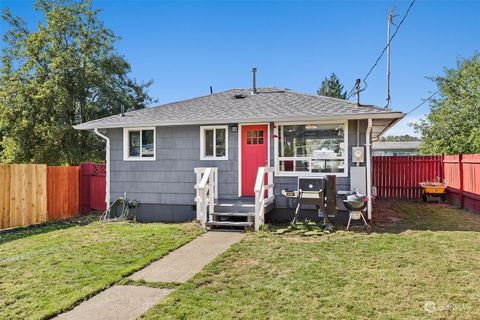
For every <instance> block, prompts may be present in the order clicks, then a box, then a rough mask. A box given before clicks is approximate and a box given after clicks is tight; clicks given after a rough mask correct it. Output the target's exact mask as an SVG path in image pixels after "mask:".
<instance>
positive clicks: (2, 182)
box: [0, 164, 10, 230]
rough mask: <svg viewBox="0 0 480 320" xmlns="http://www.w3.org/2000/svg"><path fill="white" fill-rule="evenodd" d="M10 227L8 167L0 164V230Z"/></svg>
mask: <svg viewBox="0 0 480 320" xmlns="http://www.w3.org/2000/svg"><path fill="white" fill-rule="evenodd" d="M9 227H10V166H9V165H6V164H0V230H1V229H5V228H9Z"/></svg>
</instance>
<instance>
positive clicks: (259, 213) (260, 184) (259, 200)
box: [254, 167, 275, 231]
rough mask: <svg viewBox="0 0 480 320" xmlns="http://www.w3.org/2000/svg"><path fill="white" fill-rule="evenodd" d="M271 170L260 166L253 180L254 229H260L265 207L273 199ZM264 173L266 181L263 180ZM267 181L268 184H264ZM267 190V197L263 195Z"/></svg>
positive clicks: (263, 220)
mask: <svg viewBox="0 0 480 320" xmlns="http://www.w3.org/2000/svg"><path fill="white" fill-rule="evenodd" d="M273 172H274V168H272V167H260V168H258V172H257V179H256V180H255V189H254V190H255V231H258V230H260V227H261V226H262V225H263V224H264V222H265V207H266V206H267V205H269V204H270V203H272V202H273V201H274V200H275V196H274V195H273V186H274V184H273ZM265 175H266V176H267V181H265ZM265 183H268V184H265ZM265 192H267V197H265Z"/></svg>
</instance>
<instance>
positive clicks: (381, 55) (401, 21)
mask: <svg viewBox="0 0 480 320" xmlns="http://www.w3.org/2000/svg"><path fill="white" fill-rule="evenodd" d="M415 1H416V0H413V1H412V2H411V3H410V5H409V6H408V9H407V11H406V12H405V14H404V16H403V18H402V20H400V22H399V24H398V25H397V27H396V28H395V31H394V32H393V34H392V36H391V37H390V42H392V40H393V39H394V38H395V36H396V35H397V33H398V31H399V30H400V27H401V26H402V24H403V22H404V21H405V19H406V18H407V16H408V14H409V13H410V10H411V9H412V7H413V5H414V4H415ZM387 49H388V44H387V45H386V46H385V47H384V48H383V50H382V53H380V55H379V56H378V58H377V60H375V63H374V64H373V65H372V67H371V68H370V70H369V71H368V72H367V74H366V75H365V77H364V78H363V80H362V82H363V83H364V87H363V88H362V89H360V90H359V92H362V91H364V90H366V89H367V88H368V83H367V79H368V77H369V76H370V74H371V73H372V72H373V69H375V67H376V66H377V65H378V62H380V60H381V59H382V57H383V55H384V54H385V52H386V51H387ZM355 89H356V87H355V86H354V87H353V88H352V89H351V90H350V92H349V94H348V96H347V99H350V98H351V97H352V96H353V95H354V94H355V93H356V91H355Z"/></svg>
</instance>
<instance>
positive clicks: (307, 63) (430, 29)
mask: <svg viewBox="0 0 480 320" xmlns="http://www.w3.org/2000/svg"><path fill="white" fill-rule="evenodd" d="M93 3H94V6H95V7H97V8H102V9H103V12H102V13H101V15H100V17H101V19H102V20H103V21H104V23H105V25H106V26H107V27H109V28H110V29H112V30H113V31H114V32H115V33H116V34H117V35H118V36H120V37H122V39H121V40H120V41H119V42H118V43H117V48H118V51H119V52H120V53H121V54H123V55H124V56H125V57H126V58H127V60H128V61H129V62H130V63H131V65H132V74H133V77H135V78H136V79H138V80H150V79H153V80H154V81H155V83H154V84H153V86H152V87H151V89H150V93H151V95H152V96H153V97H155V98H157V99H158V101H159V103H166V102H170V101H176V100H181V99H186V98H191V97H195V96H200V95H205V94H208V93H209V86H210V85H211V86H213V89H214V91H215V92H218V91H222V90H226V89H229V88H238V87H249V86H250V84H251V72H250V68H251V67H253V66H256V67H257V68H258V76H257V79H258V80H257V82H258V85H259V86H277V87H282V88H290V89H293V90H296V91H300V92H305V93H311V94H314V93H315V92H316V89H317V88H318V87H319V85H320V83H321V81H322V80H323V79H324V78H325V77H326V76H328V75H330V73H332V72H335V73H336V74H337V75H338V77H339V78H340V79H341V81H342V82H343V83H344V84H345V87H346V89H350V88H351V87H352V86H353V84H354V82H355V79H356V78H363V76H365V74H366V73H367V72H368V70H369V69H370V66H371V65H372V64H373V62H374V61H375V59H376V58H377V57H378V55H379V54H380V52H381V50H382V49H383V47H384V46H385V43H386V16H387V14H388V12H389V11H390V9H392V8H394V7H395V8H396V12H397V13H398V14H399V16H398V17H397V18H396V22H397V23H398V22H399V21H400V18H401V17H402V16H403V14H404V13H405V11H406V9H407V7H408V6H409V4H410V0H407V1H393V0H392V1H390V0H388V1H282V0H277V1H266V0H264V1H227V0H225V1H199V0H197V1H153V0H150V1H149V0H143V1H141V0H139V1H113V0H93ZM1 6H2V7H5V6H7V7H9V8H10V10H11V11H12V12H13V13H14V14H15V15H20V16H22V17H24V18H25V19H26V20H27V22H28V23H29V26H30V27H31V29H35V28H36V22H37V21H38V20H39V18H40V15H39V14H38V13H36V12H35V11H34V10H33V1H26V0H16V1H12V0H1ZM479 13H480V1H426V0H425V1H422V0H419V1H417V2H416V3H415V5H414V6H413V9H412V10H411V12H410V15H409V16H408V17H407V19H406V21H405V22H404V24H403V25H402V27H401V29H400V31H399V33H398V35H397V37H396V38H395V39H394V41H393V42H392V58H391V63H392V70H391V74H392V78H391V88H392V89H391V92H392V94H391V95H392V102H393V103H392V105H393V108H394V109H396V110H401V111H409V110H411V109H412V108H413V107H414V106H416V105H417V104H418V103H419V102H421V99H422V98H426V97H428V96H429V95H430V94H431V93H432V92H434V91H435V90H436V87H435V85H434V84H433V83H432V82H431V81H430V80H428V79H426V77H430V76H435V75H439V74H441V73H442V70H443V68H444V67H454V66H455V64H456V59H457V58H459V57H470V56H472V55H473V54H474V53H475V50H479V49H480V41H479V40H480V19H479V18H478V14H479ZM6 27H7V26H6V25H5V24H4V23H3V22H2V24H1V32H2V33H3V32H4V31H5V29H6ZM385 73H386V60H385V58H383V59H382V60H381V61H380V63H379V65H378V67H377V68H376V69H375V71H374V72H373V73H372V75H371V76H370V78H369V81H368V84H369V86H368V89H367V90H366V91H365V92H363V93H362V96H361V101H362V102H364V103H371V104H376V105H379V106H383V105H384V104H385V87H386V85H385V82H386V76H385ZM428 110H429V107H428V104H425V105H423V106H422V107H421V108H419V109H418V110H417V111H416V112H413V113H412V114H410V115H409V116H408V117H407V118H406V120H403V121H402V122H401V123H399V124H398V125H397V126H396V127H394V128H393V129H392V130H391V131H390V132H389V133H390V134H406V133H409V134H413V130H412V129H411V128H410V127H408V126H407V123H408V122H410V121H415V120H417V119H419V118H420V117H422V116H423V115H424V114H425V113H427V112H428Z"/></svg>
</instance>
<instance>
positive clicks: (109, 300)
mask: <svg viewBox="0 0 480 320" xmlns="http://www.w3.org/2000/svg"><path fill="white" fill-rule="evenodd" d="M243 236H244V234H242V233H236V232H215V231H209V232H207V233H204V234H202V235H201V236H199V237H198V238H196V239H195V240H193V241H191V242H189V243H187V244H186V245H184V246H182V247H180V248H178V249H177V250H175V251H173V252H171V253H169V254H168V255H166V256H165V257H163V258H161V259H160V260H158V261H155V262H154V263H152V264H150V265H149V266H147V267H145V268H144V269H142V270H140V271H137V272H136V273H134V274H133V275H131V276H130V279H132V280H144V281H146V282H186V281H188V280H189V279H190V278H191V277H193V276H194V275H195V274H196V273H198V272H199V271H201V270H202V269H203V267H204V266H205V265H207V264H208V263H210V262H211V261H212V260H213V259H215V258H216V257H217V256H218V255H219V254H221V253H222V252H224V251H225V250H227V249H228V248H229V247H230V246H231V245H232V244H234V243H237V242H238V241H240V240H241V239H242V237H243ZM171 291H173V290H171V289H157V288H150V287H142V286H134V285H127V286H123V285H122V286H120V285H115V286H112V287H110V288H108V289H106V290H104V291H102V292H101V293H99V294H98V295H96V296H94V297H93V298H91V299H89V300H87V301H85V302H83V303H81V304H80V305H78V306H76V307H75V308H74V309H72V310H70V311H68V312H66V313H63V314H61V315H59V316H57V317H56V318H55V319H61V320H84V319H85V320H86V319H88V320H90V319H98V320H113V319H114V320H133V319H137V318H138V317H139V316H141V315H142V314H143V313H145V311H147V310H148V309H150V308H151V307H153V306H154V305H156V304H158V303H159V302H160V301H161V300H162V299H163V298H165V297H166V296H167V295H168V294H169V293H170V292H171Z"/></svg>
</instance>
